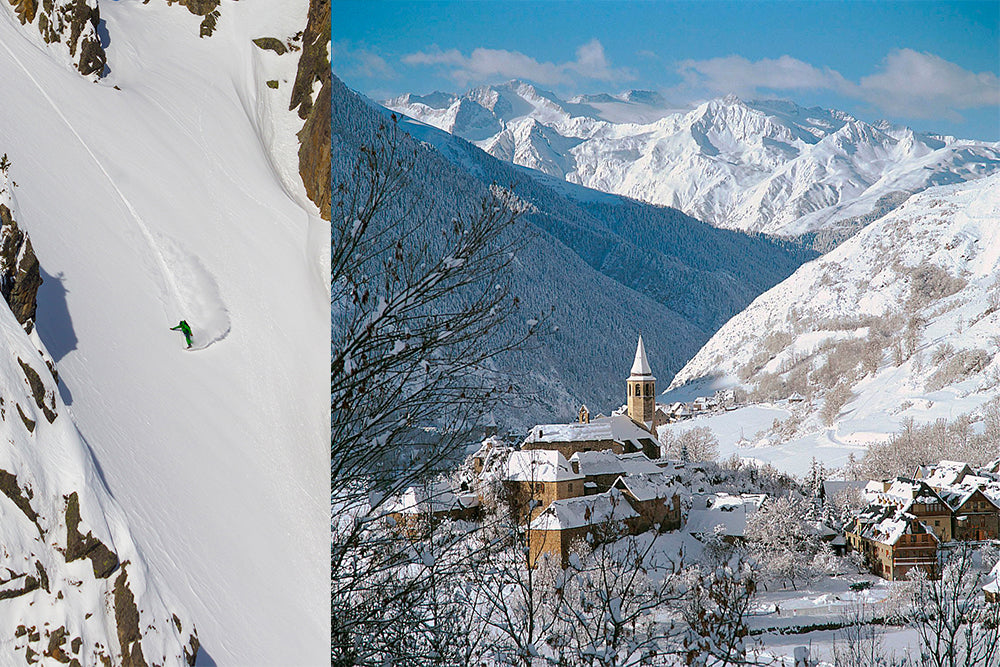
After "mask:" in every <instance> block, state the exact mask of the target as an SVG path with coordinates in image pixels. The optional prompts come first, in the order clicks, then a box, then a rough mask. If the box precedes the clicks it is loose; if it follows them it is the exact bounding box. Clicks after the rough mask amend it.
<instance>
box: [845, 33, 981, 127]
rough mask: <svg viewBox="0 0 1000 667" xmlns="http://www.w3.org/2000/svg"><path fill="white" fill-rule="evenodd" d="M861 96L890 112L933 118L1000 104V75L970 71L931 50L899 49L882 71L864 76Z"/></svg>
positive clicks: (886, 61) (891, 54)
mask: <svg viewBox="0 0 1000 667" xmlns="http://www.w3.org/2000/svg"><path fill="white" fill-rule="evenodd" d="M859 88H860V91H861V96H862V97H863V98H864V99H865V100H867V101H868V102H871V103H872V104H874V105H876V106H878V107H879V108H881V109H883V110H885V111H888V112H890V113H898V114H907V115H911V116H915V117H922V118H934V117H938V116H941V115H949V116H953V117H954V116H957V111H958V110H960V109H975V108H979V107H987V106H993V107H1000V78H998V77H997V75H996V74H993V73H992V72H980V73H978V74H977V73H975V72H970V71H969V70H967V69H964V68H962V67H960V66H959V65H956V64H955V63H953V62H949V61H947V60H945V59H943V58H941V57H939V56H936V55H934V54H932V53H920V52H918V51H914V50H912V49H899V50H896V51H893V52H892V53H890V54H889V55H888V56H887V57H886V59H885V62H884V63H883V66H882V68H881V71H879V72H877V73H876V74H872V75H870V76H866V77H863V78H862V79H861V81H860V86H859Z"/></svg>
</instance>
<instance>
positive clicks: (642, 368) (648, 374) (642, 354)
mask: <svg viewBox="0 0 1000 667" xmlns="http://www.w3.org/2000/svg"><path fill="white" fill-rule="evenodd" d="M629 379H630V380H655V379H656V378H654V377H653V371H652V370H650V368H649V360H648V359H646V347H645V346H644V345H643V344H642V336H639V344H638V345H636V348H635V361H633V362H632V371H631V375H629Z"/></svg>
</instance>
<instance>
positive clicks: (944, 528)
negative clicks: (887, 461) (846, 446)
mask: <svg viewBox="0 0 1000 667" xmlns="http://www.w3.org/2000/svg"><path fill="white" fill-rule="evenodd" d="M865 496H866V497H867V499H868V500H869V502H873V503H876V504H878V505H883V506H886V507H894V508H896V509H899V510H902V511H905V512H909V513H910V514H912V515H913V516H915V517H916V518H917V520H918V521H921V522H923V523H924V524H926V525H927V527H929V528H931V529H932V530H933V531H934V533H935V534H936V535H937V537H938V539H939V540H940V541H941V542H950V541H951V540H952V539H953V538H952V534H953V533H952V531H953V521H952V509H951V507H950V506H949V505H948V503H946V502H945V501H944V500H943V499H942V498H941V495H940V494H939V493H938V492H937V491H935V490H934V489H933V488H932V487H931V486H930V485H929V484H927V483H926V482H924V481H920V480H913V479H910V478H907V477H897V478H895V479H894V480H890V481H887V482H870V483H869V484H868V486H866V487H865Z"/></svg>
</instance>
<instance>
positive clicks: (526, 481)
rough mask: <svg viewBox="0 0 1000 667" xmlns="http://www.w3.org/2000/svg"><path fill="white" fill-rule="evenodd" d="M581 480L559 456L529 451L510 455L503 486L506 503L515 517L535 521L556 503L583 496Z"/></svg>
mask: <svg viewBox="0 0 1000 667" xmlns="http://www.w3.org/2000/svg"><path fill="white" fill-rule="evenodd" d="M583 482H584V478H583V475H581V474H580V473H578V472H574V471H573V468H572V466H570V464H569V461H567V460H566V457H565V456H563V454H562V452H560V451H556V450H550V449H529V450H522V451H515V452H511V453H510V458H508V459H507V470H506V474H505V475H504V476H503V478H502V484H503V488H504V491H505V493H506V496H507V502H508V503H510V506H511V509H512V510H513V511H514V512H515V513H517V514H519V515H520V514H524V513H528V512H529V505H530V518H535V517H536V516H538V514H539V513H541V512H542V511H543V510H545V508H547V507H548V506H549V505H550V504H552V503H553V502H554V501H556V500H563V499H566V498H577V497H579V496H582V495H583V493H584V488H583Z"/></svg>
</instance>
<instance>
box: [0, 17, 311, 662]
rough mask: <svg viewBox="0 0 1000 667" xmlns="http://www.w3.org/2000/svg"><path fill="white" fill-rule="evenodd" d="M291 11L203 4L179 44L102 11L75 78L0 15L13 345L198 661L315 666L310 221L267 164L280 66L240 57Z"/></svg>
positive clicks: (144, 21)
mask: <svg viewBox="0 0 1000 667" xmlns="http://www.w3.org/2000/svg"><path fill="white" fill-rule="evenodd" d="M307 9H308V3H307V2H294V3H280V6H279V5H278V3H270V2H265V1H264V0H256V1H255V0H241V1H240V2H238V3H234V2H224V3H223V4H222V5H221V6H220V14H221V16H220V18H219V20H218V26H217V28H216V31H215V33H214V34H213V35H212V36H211V37H210V38H199V36H198V25H199V17H197V16H193V15H191V14H189V13H188V12H187V11H186V10H184V9H183V8H181V7H169V6H167V5H166V3H160V2H150V3H149V4H143V3H142V2H140V1H139V0H135V1H126V0H123V1H121V2H111V3H105V4H102V5H101V17H102V19H103V22H104V29H105V32H106V36H107V40H106V41H107V43H106V44H105V50H106V52H107V56H108V67H109V71H108V72H107V76H105V77H104V78H103V79H101V80H100V81H98V82H97V83H94V82H92V81H90V80H88V79H86V78H84V77H82V76H80V75H79V73H77V72H75V71H74V70H73V69H72V68H71V66H70V65H69V64H68V63H67V62H66V61H65V60H64V59H62V58H61V57H60V54H59V53H58V52H57V51H54V50H52V49H46V48H45V47H44V45H42V44H40V43H39V42H38V40H37V39H34V37H36V36H32V35H30V34H29V33H27V32H25V31H24V30H23V27H22V26H21V25H20V24H19V23H18V22H17V21H16V19H15V18H14V17H13V15H12V14H11V13H10V12H7V11H0V89H2V90H3V97H4V115H3V119H2V121H0V153H6V154H7V155H8V157H9V158H10V161H11V163H12V167H11V176H12V178H13V180H14V181H16V183H17V189H16V195H17V199H18V203H19V205H20V216H21V219H20V220H19V222H20V224H21V226H22V227H23V228H25V229H26V230H27V231H28V233H29V234H30V236H31V239H32V242H33V244H34V248H35V252H36V253H37V255H38V257H39V261H40V263H41V266H42V270H43V272H44V273H43V277H44V280H45V282H44V284H43V286H42V288H41V290H40V292H39V299H38V300H39V306H38V322H37V332H38V335H39V336H40V338H41V340H42V341H43V342H44V344H45V345H46V347H47V348H48V350H49V352H50V353H51V354H52V356H53V358H54V359H55V361H56V363H57V365H58V369H59V373H60V379H61V385H60V388H59V391H60V393H61V395H62V399H63V401H64V402H65V403H66V405H67V406H68V414H70V415H71V416H72V419H73V420H74V421H75V422H76V424H77V426H78V428H79V430H80V433H81V434H82V437H83V439H84V441H85V442H86V444H87V445H89V447H90V449H91V450H92V451H93V453H94V456H95V458H96V461H97V465H98V471H99V473H100V475H101V476H102V478H103V479H104V481H105V482H106V484H107V486H108V488H109V490H110V492H111V494H112V496H113V497H114V499H115V501H117V503H118V504H119V505H120V506H121V508H122V510H123V513H124V520H125V521H126V522H127V524H128V526H129V527H130V529H131V532H132V535H133V536H134V538H135V542H136V548H137V549H138V551H139V552H140V553H141V554H142V556H143V557H144V558H145V560H146V562H147V563H148V565H149V568H150V573H149V576H150V578H151V579H153V580H155V581H156V582H158V583H159V584H160V585H163V586H165V587H166V588H168V589H169V590H170V591H172V593H173V594H174V595H175V596H176V597H177V598H178V599H179V600H180V601H181V602H182V604H183V607H184V608H185V609H186V610H187V612H188V613H189V615H190V619H189V620H190V621H192V622H193V623H194V624H195V625H196V626H197V628H198V633H199V637H200V639H201V642H202V654H201V655H200V663H199V664H208V665H211V664H218V665H273V664H307V665H308V664H322V663H323V662H324V661H326V660H328V659H329V658H328V648H327V646H328V621H327V620H326V619H327V617H328V614H329V605H328V587H327V585H326V582H327V581H328V578H329V571H328V567H329V566H328V562H327V558H326V554H327V553H328V544H329V530H328V521H329V514H328V512H329V510H328V502H329V499H328V488H329V487H328V484H329V482H328V472H327V471H328V462H329V458H328V454H327V452H328V423H329V422H328V420H329V406H328V404H327V400H326V395H327V391H328V390H327V387H326V377H327V376H326V363H327V358H328V317H329V314H328V312H329V311H328V307H329V306H328V303H329V297H328V291H327V290H328V287H327V271H328V269H327V266H328V262H327V261H326V260H325V257H324V253H325V252H327V250H326V249H327V248H328V247H329V246H328V238H329V227H328V223H325V222H324V221H323V220H321V218H320V216H319V214H318V211H317V210H316V208H315V206H313V205H312V204H310V203H309V202H308V200H307V198H306V197H305V193H304V188H303V186H302V185H301V181H300V179H299V178H298V173H297V164H296V163H294V162H291V159H292V156H294V150H293V148H294V146H295V143H296V140H295V136H294V133H295V131H296V130H297V129H298V128H299V127H301V120H298V119H297V118H296V117H295V115H294V113H290V112H287V111H285V109H287V106H288V95H289V92H290V88H291V82H292V80H294V77H295V60H294V59H292V57H289V58H285V59H284V60H283V59H282V58H281V57H279V56H278V55H277V54H275V53H272V52H270V51H263V50H261V49H259V48H257V47H256V46H254V45H253V44H252V43H251V40H252V39H254V38H257V37H261V36H273V37H276V38H278V39H280V40H282V41H284V40H288V39H290V38H291V37H292V36H293V35H295V33H297V32H299V31H301V30H302V28H303V27H304V26H305V22H306V12H307ZM268 80H274V81H277V82H278V88H277V89H272V88H271V87H268V86H267V85H266V83H265V82H266V81H268ZM181 319H185V320H187V321H188V322H189V323H190V325H191V327H192V329H193V330H194V338H195V347H197V348H203V349H201V350H199V351H195V352H187V351H186V350H185V349H184V343H183V337H182V336H181V334H180V333H179V332H175V331H170V330H169V329H170V327H172V326H175V325H176V324H177V322H178V321H179V320H181Z"/></svg>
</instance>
